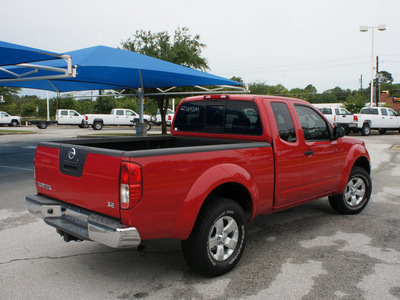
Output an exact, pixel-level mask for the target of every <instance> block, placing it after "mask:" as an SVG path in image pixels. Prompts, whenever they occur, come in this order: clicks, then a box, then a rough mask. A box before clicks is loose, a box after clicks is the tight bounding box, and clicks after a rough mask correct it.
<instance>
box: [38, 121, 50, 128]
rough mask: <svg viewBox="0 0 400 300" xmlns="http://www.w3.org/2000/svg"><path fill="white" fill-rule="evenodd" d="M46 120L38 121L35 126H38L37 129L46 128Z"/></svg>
mask: <svg viewBox="0 0 400 300" xmlns="http://www.w3.org/2000/svg"><path fill="white" fill-rule="evenodd" d="M47 125H48V124H47V122H40V123H39V124H38V125H37V127H38V128H39V129H46V128H47Z"/></svg>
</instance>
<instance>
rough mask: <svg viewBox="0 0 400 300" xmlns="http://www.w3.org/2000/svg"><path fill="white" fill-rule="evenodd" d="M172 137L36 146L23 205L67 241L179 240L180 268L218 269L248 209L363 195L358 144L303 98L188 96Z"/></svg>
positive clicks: (231, 253) (342, 208) (357, 206)
mask: <svg viewBox="0 0 400 300" xmlns="http://www.w3.org/2000/svg"><path fill="white" fill-rule="evenodd" d="M171 133H172V135H171V136H155V137H136V138H132V137H130V138H119V137H118V138H98V139H73V140H64V141H58V142H41V143H39V144H38V146H37V149H36V152H35V184H36V188H37V195H32V196H27V198H26V202H27V206H28V209H29V211H30V212H31V213H33V214H36V215H38V216H40V217H41V218H43V219H44V221H45V222H46V223H47V224H49V225H51V226H53V227H55V228H56V229H57V232H58V233H59V234H60V235H61V236H63V238H64V240H65V241H70V240H92V241H96V242H99V243H102V244H104V245H108V246H110V247H115V248H120V247H138V246H139V245H140V244H141V242H142V241H144V240H149V239H158V238H173V239H179V240H182V251H183V255H184V257H185V259H186V260H187V262H188V264H189V265H190V266H191V267H193V268H194V269H195V270H197V271H199V272H201V273H203V274H205V275H208V276H217V275H221V274H224V273H226V272H228V271H229V270H231V269H232V268H233V267H234V266H235V265H236V264H237V263H238V261H239V259H240V257H241V256H242V254H243V251H244V248H245V245H246V239H247V234H248V233H247V230H246V228H247V225H246V224H247V222H249V221H251V220H252V219H254V218H255V217H256V216H258V215H265V214H269V213H273V212H277V211H280V210H284V209H287V208H290V207H293V206H297V205H301V204H304V203H306V202H309V201H312V200H315V199H318V198H321V197H325V196H328V197H329V202H330V204H331V206H332V207H333V208H334V209H335V210H336V211H338V212H339V213H342V214H355V213H359V212H360V211H362V210H363V209H364V208H365V206H366V205H367V203H368V201H369V198H370V195H371V188H372V187H371V179H370V172H371V167H370V158H369V155H368V152H367V150H366V148H365V145H364V142H362V141H360V140H358V139H354V138H350V137H344V132H343V128H334V127H332V125H331V124H330V123H329V122H328V121H327V120H326V119H325V118H324V116H323V115H322V114H321V113H320V112H319V111H318V110H317V109H316V108H314V107H312V106H310V105H309V104H308V103H307V102H304V101H301V100H296V99H288V98H281V97H270V96H252V95H208V96H197V97H191V98H187V99H185V100H183V101H182V102H181V103H180V105H179V107H178V108H177V113H176V115H175V118H174V121H173V124H172V126H171Z"/></svg>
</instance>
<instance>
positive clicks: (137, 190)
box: [120, 162, 142, 209]
mask: <svg viewBox="0 0 400 300" xmlns="http://www.w3.org/2000/svg"><path fill="white" fill-rule="evenodd" d="M141 198H142V168H141V167H140V166H139V165H137V164H134V163H130V162H122V164H121V176H120V207H121V209H131V208H133V207H134V206H135V205H136V204H138V203H139V201H140V199H141Z"/></svg>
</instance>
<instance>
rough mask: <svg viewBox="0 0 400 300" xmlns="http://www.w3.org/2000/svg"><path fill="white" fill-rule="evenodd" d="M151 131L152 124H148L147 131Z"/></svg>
mask: <svg viewBox="0 0 400 300" xmlns="http://www.w3.org/2000/svg"><path fill="white" fill-rule="evenodd" d="M150 129H151V124H150V123H147V131H150Z"/></svg>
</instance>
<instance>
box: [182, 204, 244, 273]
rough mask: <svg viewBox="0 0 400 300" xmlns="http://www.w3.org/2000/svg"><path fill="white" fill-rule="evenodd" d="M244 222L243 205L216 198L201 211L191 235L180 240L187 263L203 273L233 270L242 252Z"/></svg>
mask: <svg viewBox="0 0 400 300" xmlns="http://www.w3.org/2000/svg"><path fill="white" fill-rule="evenodd" d="M246 226H247V223H246V219H245V216H244V211H243V208H242V207H241V206H240V205H239V204H238V203H236V202H235V201H232V200H230V199H226V198H221V197H215V198H213V199H211V200H210V202H209V204H208V205H206V206H205V207H204V208H203V209H202V210H201V212H200V214H199V216H198V219H197V221H196V224H195V226H194V228H193V231H192V233H191V235H190V237H189V238H188V239H187V240H185V241H182V251H183V256H184V257H185V259H186V261H187V263H188V265H189V266H190V267H192V268H193V269H194V270H196V271H198V272H200V273H202V274H203V275H206V276H219V275H222V274H225V273H227V272H229V271H230V270H232V269H233V268H234V267H235V266H236V264H237V263H238V262H239V260H240V257H241V256H242V254H243V252H244V248H245V246H246V239H247V229H246V228H247V227H246Z"/></svg>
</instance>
